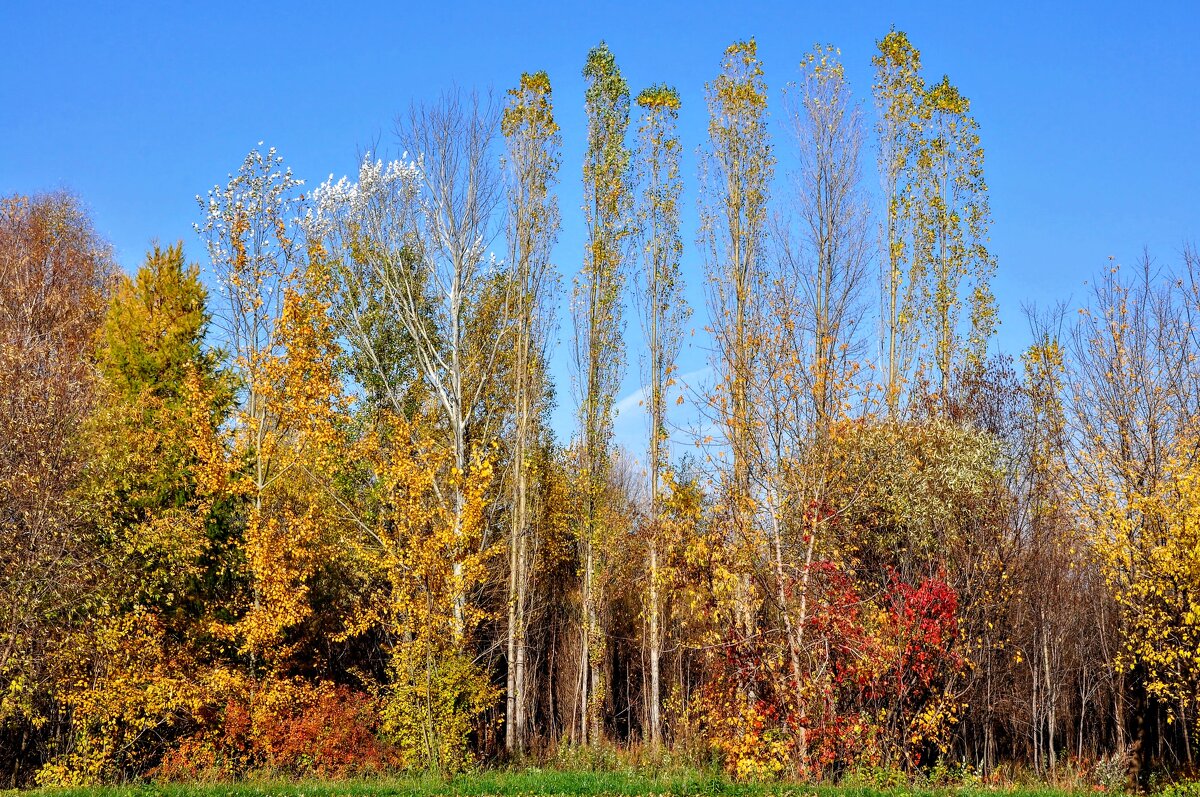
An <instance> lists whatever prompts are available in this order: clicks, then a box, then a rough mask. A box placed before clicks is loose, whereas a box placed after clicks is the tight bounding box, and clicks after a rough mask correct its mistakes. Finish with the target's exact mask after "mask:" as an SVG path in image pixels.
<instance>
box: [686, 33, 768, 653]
mask: <svg viewBox="0 0 1200 797" xmlns="http://www.w3.org/2000/svg"><path fill="white" fill-rule="evenodd" d="M706 95H707V101H708V112H709V123H708V135H709V143H708V147H707V151H706V152H705V153H704V159H703V167H702V168H703V172H702V177H703V180H702V183H703V193H702V195H701V206H700V216H701V244H702V248H703V251H704V255H705V260H706V264H707V270H708V277H709V298H710V304H711V308H710V313H709V314H710V317H711V319H712V330H713V338H714V348H715V352H716V360H717V361H716V363H715V367H716V372H717V374H718V375H719V379H720V389H719V390H720V393H719V395H718V397H717V399H716V415H717V422H718V424H719V426H720V427H722V428H723V429H724V432H725V437H726V439H725V444H726V445H727V447H728V450H729V452H730V455H731V456H732V460H733V463H732V465H733V467H732V473H731V474H729V476H728V483H727V485H726V486H725V496H724V497H725V500H726V502H727V512H728V514H729V518H730V522H731V530H732V534H733V537H734V539H735V540H736V541H738V542H739V543H740V544H743V545H748V546H750V547H753V545H754V544H753V542H752V538H753V536H754V532H753V527H754V514H755V501H754V496H753V494H752V473H751V468H752V461H753V459H754V451H755V448H756V445H755V429H754V417H753V415H754V414H753V411H752V406H751V395H752V386H753V380H754V370H755V349H756V347H757V346H758V345H759V343H760V338H761V330H760V329H758V328H757V325H756V323H755V319H756V316H757V313H756V310H755V303H756V302H757V301H758V299H759V296H760V292H761V291H760V288H761V286H762V282H763V279H764V274H763V271H764V269H763V266H764V264H763V259H764V243H765V237H766V225H767V201H768V197H769V193H770V183H771V176H772V174H773V173H774V168H775V156H774V154H773V153H772V150H771V143H770V136H769V133H768V130H767V86H766V81H765V80H764V78H763V68H762V62H761V61H760V60H759V58H758V46H757V45H756V44H755V42H754V40H753V39H751V40H749V41H743V42H736V43H734V44H731V45H730V46H729V47H728V48H726V50H725V54H724V57H723V58H722V60H721V72H720V74H719V75H718V76H717V78H716V79H715V80H713V81H712V82H711V83H709V84H708V85H707V92H706ZM740 590H741V592H742V594H741V595H740V596H739V598H738V604H739V606H738V611H739V613H740V621H741V623H742V625H743V630H744V631H747V632H749V630H750V628H751V626H752V623H753V621H752V617H751V614H752V612H751V610H750V608H749V606H750V604H749V602H750V578H749V574H748V572H747V573H743V577H742V579H741V587H740Z"/></svg>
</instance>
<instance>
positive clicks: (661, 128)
mask: <svg viewBox="0 0 1200 797" xmlns="http://www.w3.org/2000/svg"><path fill="white" fill-rule="evenodd" d="M637 103H638V106H639V107H640V108H641V109H642V115H641V123H640V125H639V127H638V153H637V155H638V160H637V167H638V182H639V185H640V197H639V199H640V201H639V204H638V227H639V231H640V235H641V241H642V257H641V266H642V267H641V270H640V271H639V272H638V275H637V276H638V297H639V299H640V301H639V309H640V311H641V313H640V315H641V321H642V336H643V339H644V340H645V346H646V354H645V360H644V369H643V370H644V374H643V378H644V380H645V388H644V394H645V396H646V399H645V400H646V403H647V405H648V406H647V416H648V419H649V425H650V444H649V452H648V453H649V475H650V517H649V523H648V529H649V530H648V532H647V565H648V573H647V579H648V584H649V586H648V589H647V596H646V604H647V607H646V614H647V622H648V625H649V629H648V634H649V637H650V684H649V687H648V689H649V693H648V702H649V710H648V714H649V717H648V722H649V726H650V727H649V730H650V734H649V735H650V743H651V744H652V745H654V746H658V745H659V744H661V743H662V683H661V672H660V665H661V660H662V642H663V640H662V598H661V595H660V588H661V583H660V581H661V579H660V574H659V553H660V551H659V546H660V536H661V535H660V534H659V516H660V515H661V513H662V501H663V498H664V493H665V489H664V488H665V484H664V479H665V477H666V475H667V474H666V466H667V455H668V454H669V449H668V443H669V441H670V435H669V433H668V431H667V400H668V397H669V392H670V388H671V387H672V386H673V385H674V383H675V379H674V373H675V361H676V359H677V358H678V356H679V350H680V346H681V344H682V342H683V325H684V324H685V323H686V322H687V318H688V316H689V315H690V310H689V309H688V307H687V302H686V299H685V298H684V295H683V288H684V285H683V278H682V275H681V273H680V271H681V269H680V259H681V257H682V255H683V240H682V238H681V237H680V234H679V200H680V197H681V195H682V194H683V180H682V177H681V175H680V171H679V156H680V150H681V147H680V144H679V134H678V132H677V129H676V126H677V124H678V119H679V105H680V103H679V93H678V92H677V91H676V90H675V89H674V88H672V87H669V86H653V87H651V88H648V89H646V90H644V91H643V92H641V93H640V94H639V95H638V97H637Z"/></svg>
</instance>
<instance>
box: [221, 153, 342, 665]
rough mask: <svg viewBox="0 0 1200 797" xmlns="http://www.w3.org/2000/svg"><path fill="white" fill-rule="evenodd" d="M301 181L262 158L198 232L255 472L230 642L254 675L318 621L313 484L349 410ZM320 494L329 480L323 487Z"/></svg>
mask: <svg viewBox="0 0 1200 797" xmlns="http://www.w3.org/2000/svg"><path fill="white" fill-rule="evenodd" d="M300 187H301V181H299V180H297V179H296V178H295V177H294V176H293V175H292V172H291V169H290V168H287V167H285V165H284V163H283V158H282V157H281V156H279V155H278V154H277V153H276V152H275V150H274V149H273V148H272V149H269V150H268V151H267V152H266V153H263V152H260V151H259V150H258V149H254V150H251V152H250V153H249V154H248V155H247V156H246V158H245V160H244V161H243V162H242V165H241V167H240V168H239V169H238V171H237V172H236V173H235V174H233V175H231V176H230V179H229V181H228V183H227V184H226V185H225V186H223V187H222V186H218V187H215V188H213V189H212V190H211V191H210V192H209V194H208V196H207V198H206V199H200V198H197V199H198V201H199V203H200V206H201V207H202V208H203V210H204V212H205V217H204V221H203V222H202V223H200V224H197V231H198V232H199V233H200V235H201V236H202V238H203V239H204V241H205V244H206V246H207V248H208V253H209V257H210V259H211V263H212V268H213V270H214V272H215V274H216V277H217V280H218V284H219V286H220V291H221V294H222V296H223V297H224V300H225V304H224V306H221V307H219V308H218V313H217V319H218V323H219V325H220V328H221V331H222V333H223V335H224V338H225V340H226V342H227V343H226V345H227V346H228V347H229V350H230V356H231V359H232V373H233V375H234V377H235V378H236V380H237V384H238V388H239V402H238V407H237V409H236V411H235V413H234V416H233V419H232V420H233V430H234V439H233V443H232V445H233V447H234V452H233V455H234V457H235V458H239V459H242V460H243V461H245V462H246V477H245V479H246V480H245V485H244V487H243V488H242V489H243V491H244V493H245V495H246V497H247V499H248V502H249V508H248V511H247V515H246V517H245V521H244V522H245V532H244V534H245V537H244V545H245V557H246V568H247V576H248V579H249V585H250V596H249V601H248V605H247V606H245V607H243V608H242V609H241V610H240V611H239V617H238V620H237V621H236V622H235V623H233V624H232V625H230V626H229V627H228V628H227V629H226V631H225V633H228V634H230V635H231V636H232V637H234V638H236V639H237V640H238V642H239V645H240V646H241V648H242V650H243V651H244V653H245V654H246V655H247V656H248V657H249V659H250V662H251V670H252V672H253V671H254V670H255V669H256V668H257V666H258V664H259V663H260V662H261V663H264V664H266V665H267V666H268V667H269V668H277V667H279V666H281V665H282V664H283V661H282V658H285V653H286V651H285V649H284V647H283V646H282V645H281V643H282V641H283V638H282V637H283V634H284V633H285V632H286V631H287V630H288V629H290V628H294V627H295V626H296V625H297V624H299V623H300V622H302V621H303V620H304V619H305V618H306V617H307V616H308V615H309V614H310V611H311V607H310V606H309V604H308V602H307V593H308V589H309V581H310V579H311V576H312V573H313V572H314V569H315V568H316V566H317V563H318V561H319V557H318V556H317V550H318V549H319V548H320V546H321V542H322V540H321V531H322V526H323V523H322V521H321V520H320V515H321V512H322V511H323V508H322V507H321V506H320V503H319V500H310V499H317V498H319V496H320V495H321V493H320V491H314V490H312V489H308V488H305V487H304V486H303V484H304V483H305V482H306V481H307V480H308V479H309V478H310V476H311V474H312V472H313V471H314V470H318V471H319V470H321V468H322V463H320V462H318V460H320V459H321V458H322V457H324V458H325V459H326V460H327V459H328V455H329V449H330V446H331V445H333V442H334V441H333V437H334V432H333V416H334V413H335V411H336V405H337V403H338V402H339V401H340V399H339V393H340V386H339V385H338V384H337V380H336V375H335V367H334V366H335V360H336V356H337V353H336V348H335V345H334V341H333V331H332V327H331V323H330V321H329V318H328V314H327V302H326V300H325V299H324V298H323V296H324V294H325V292H326V290H325V288H324V287H323V283H324V282H325V280H326V279H327V272H326V270H325V268H324V265H323V263H322V261H321V258H320V257H319V255H318V256H316V257H313V256H311V255H312V254H313V253H311V252H309V251H308V250H307V249H306V246H305V244H306V241H305V239H304V237H303V235H302V231H301V229H300V226H299V220H300V216H301V204H302V201H303V198H302V195H301V194H300ZM317 481H318V482H319V479H318V480H317Z"/></svg>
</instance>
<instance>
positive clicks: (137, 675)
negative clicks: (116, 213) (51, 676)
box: [38, 245, 232, 785]
mask: <svg viewBox="0 0 1200 797" xmlns="http://www.w3.org/2000/svg"><path fill="white" fill-rule="evenodd" d="M206 297H207V292H206V291H205V289H204V287H203V285H202V284H201V282H200V279H199V268H198V267H197V266H195V265H192V266H189V265H187V264H186V262H185V260H184V257H183V249H182V246H179V245H176V246H172V247H169V248H167V249H161V248H159V247H157V246H156V247H155V248H154V249H152V250H151V251H150V252H149V253H148V254H147V256H146V260H145V263H144V264H143V265H142V267H141V268H139V270H138V272H137V274H136V275H135V276H133V277H129V276H125V275H122V276H121V277H120V278H119V279H118V280H117V283H116V286H115V288H114V290H113V293H112V297H111V301H110V302H109V304H108V307H107V311H106V313H105V317H104V322H103V324H102V326H101V330H100V336H99V347H98V351H97V365H98V370H99V373H100V379H99V381H98V384H97V387H96V390H97V394H98V396H99V397H100V398H101V399H102V401H101V402H100V403H99V405H98V406H97V407H96V409H95V410H94V411H93V413H92V414H91V415H90V417H89V418H88V420H87V422H86V424H85V426H84V428H83V431H82V438H83V440H84V441H85V442H86V445H87V449H88V451H89V452H90V455H89V461H88V467H87V470H86V474H85V477H84V479H83V480H82V483H81V484H80V486H79V488H78V490H77V492H76V493H75V495H76V499H77V500H78V501H79V503H80V506H81V507H82V508H84V510H85V512H86V526H85V527H86V528H87V533H86V535H85V534H82V533H81V537H86V538H87V539H89V540H91V545H90V547H91V549H92V550H93V552H94V564H95V567H96V572H95V575H94V579H93V581H92V584H91V588H90V590H89V595H88V602H87V612H86V617H87V619H86V621H82V622H79V623H77V624H76V625H74V626H73V627H72V628H71V629H70V631H69V632H68V638H69V639H70V640H72V644H71V646H70V648H69V650H68V651H66V652H64V655H62V656H61V657H59V659H58V661H59V665H58V666H59V667H61V668H62V670H63V671H64V673H65V674H69V675H67V677H65V678H64V679H63V682H62V683H61V684H60V686H59V689H58V693H57V696H58V699H59V700H61V701H62V703H63V704H64V705H65V706H68V707H69V708H70V716H71V724H72V728H71V732H70V735H69V737H68V738H69V739H70V742H69V743H68V744H66V745H64V747H63V749H61V750H60V751H58V752H59V755H58V756H57V757H56V758H55V760H53V761H52V762H51V763H50V764H49V765H47V767H45V768H44V769H43V770H42V771H41V772H40V773H39V775H38V779H39V781H40V782H42V783H44V784H58V785H66V784H72V783H73V784H81V783H100V782H110V781H113V780H117V779H120V778H123V777H126V776H127V775H128V774H129V773H137V772H141V771H145V770H146V769H148V768H150V767H152V766H154V765H156V764H157V762H158V761H159V760H160V759H161V756H162V755H163V754H164V752H165V751H166V749H167V748H168V746H169V744H170V743H172V742H174V741H175V740H176V739H177V738H178V737H179V736H180V735H182V734H183V733H184V732H185V731H186V730H187V729H188V727H189V722H190V720H191V719H192V711H193V707H194V706H195V705H196V703H198V702H202V701H203V700H204V697H203V692H204V690H203V687H202V686H201V684H200V682H201V681H202V680H203V676H202V669H201V668H200V667H199V665H198V662H199V661H200V660H202V659H203V658H205V657H206V656H208V655H210V653H211V652H210V651H207V650H204V649H203V647H204V646H203V645H202V644H201V643H200V640H201V639H202V638H203V637H204V636H205V635H204V633H203V631H202V628H203V625H204V623H206V622H208V621H210V620H212V619H213V617H214V616H215V615H216V613H217V612H218V611H219V610H220V603H221V598H222V595H221V593H220V592H219V591H218V590H215V589H212V585H213V584H215V583H218V582H219V581H220V579H221V577H222V575H223V574H225V573H227V572H228V571H229V570H231V569H232V566H231V562H230V558H231V557H230V556H229V553H230V552H229V551H227V550H222V549H221V548H220V545H219V541H220V540H221V539H222V536H223V531H224V530H225V529H226V527H227V522H226V521H227V520H228V518H227V517H225V513H224V511H223V507H224V506H226V505H227V502H228V501H229V499H230V497H231V495H232V493H231V490H230V487H231V478H230V477H231V470H232V468H231V464H232V463H230V462H229V461H228V460H227V459H226V456H225V453H226V452H225V449H224V440H223V435H222V433H221V432H220V430H219V424H220V423H221V421H222V420H223V413H224V411H225V409H226V408H227V404H228V398H229V391H228V389H227V388H228V385H227V384H226V381H225V380H224V379H223V378H222V376H221V374H220V372H219V371H218V368H217V359H216V357H215V356H214V354H213V353H212V352H211V351H209V350H208V349H206V348H205V345H204V338H205V334H206V331H207V327H208V323H209V319H210V316H209V313H208V311H207V308H206V306H205V302H206ZM80 531H81V532H82V529H81V530H80Z"/></svg>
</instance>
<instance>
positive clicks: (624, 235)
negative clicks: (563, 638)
mask: <svg viewBox="0 0 1200 797" xmlns="http://www.w3.org/2000/svg"><path fill="white" fill-rule="evenodd" d="M583 76H584V79H585V80H586V81H587V91H586V93H585V95H584V102H585V109H586V113H587V149H586V150H585V153H584V161H583V191H584V217H585V219H586V222H587V232H588V235H587V245H586V249H585V251H584V260H583V268H582V269H581V271H580V273H579V276H578V277H577V278H576V282H575V296H574V307H573V311H574V320H575V368H576V382H577V388H578V390H579V394H580V396H579V423H580V441H579V442H580V454H581V457H582V462H581V466H580V468H581V474H580V482H581V485H582V492H583V496H582V504H583V506H582V510H581V513H582V517H581V519H580V529H579V540H580V558H581V560H582V567H583V585H582V586H583V590H582V592H583V595H582V597H583V612H584V634H583V643H582V656H581V663H580V666H581V668H582V669H583V672H582V673H581V677H580V684H581V687H582V689H581V694H580V706H581V711H580V726H579V730H580V738H581V739H582V740H584V741H592V742H596V741H599V739H600V735H601V730H602V726H603V721H602V715H601V711H602V709H603V706H604V702H605V686H604V667H603V664H604V633H603V628H602V627H601V620H600V611H601V600H602V595H601V594H600V585H599V584H598V578H597V573H598V570H599V568H600V567H601V558H602V556H603V550H602V548H601V545H600V538H601V536H602V534H603V531H604V510H605V507H604V497H605V492H606V489H607V485H608V476H609V467H610V463H611V451H610V448H611V440H612V426H613V404H614V401H615V397H616V392H617V390H618V389H619V387H620V384H621V375H622V373H623V371H624V360H625V358H624V347H623V344H622V340H621V333H622V329H623V317H622V310H623V308H622V304H621V290H622V287H623V284H624V279H625V275H624V270H625V259H626V253H627V249H628V246H629V240H628V239H629V236H630V234H631V233H632V232H633V229H634V225H633V223H632V218H631V212H632V200H633V195H632V191H631V188H630V182H631V180H630V160H631V157H630V152H629V148H628V147H627V146H626V143H625V135H626V131H627V129H628V127H629V85H628V84H627V83H626V82H625V78H624V77H622V76H621V70H620V69H619V68H618V67H617V62H616V59H615V58H614V57H613V54H612V51H610V50H609V49H608V45H606V44H604V43H603V42H601V43H600V45H599V46H597V47H595V48H593V49H592V50H591V52H589V53H588V57H587V63H586V65H585V66H584V69H583Z"/></svg>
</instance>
